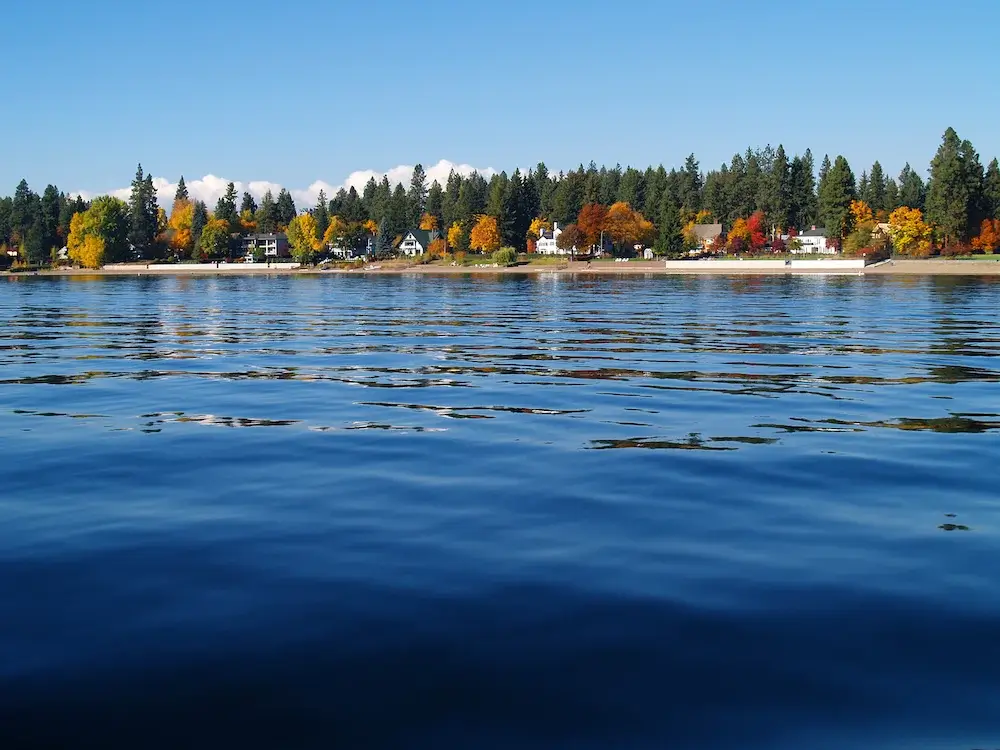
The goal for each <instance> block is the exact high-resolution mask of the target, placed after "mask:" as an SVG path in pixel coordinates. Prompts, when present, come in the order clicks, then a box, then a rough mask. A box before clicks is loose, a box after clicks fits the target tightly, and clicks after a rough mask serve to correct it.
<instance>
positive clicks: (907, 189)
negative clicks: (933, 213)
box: [899, 162, 927, 211]
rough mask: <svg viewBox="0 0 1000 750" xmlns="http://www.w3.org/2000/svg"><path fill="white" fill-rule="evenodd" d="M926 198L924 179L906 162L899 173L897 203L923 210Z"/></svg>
mask: <svg viewBox="0 0 1000 750" xmlns="http://www.w3.org/2000/svg"><path fill="white" fill-rule="evenodd" d="M926 198H927V189H926V187H925V186H924V181H923V180H922V179H921V178H920V175H918V174H917V173H916V172H914V171H913V169H911V168H910V164H909V162H907V163H906V165H905V166H904V167H903V171H902V172H900V173H899V205H900V206H906V207H908V208H919V209H920V210H921V211H923V210H924V204H925V202H926Z"/></svg>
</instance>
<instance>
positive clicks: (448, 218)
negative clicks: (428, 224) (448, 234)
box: [441, 170, 462, 229]
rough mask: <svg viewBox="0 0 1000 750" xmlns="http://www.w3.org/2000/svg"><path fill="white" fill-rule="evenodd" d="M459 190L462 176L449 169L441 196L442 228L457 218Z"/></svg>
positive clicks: (445, 227)
mask: <svg viewBox="0 0 1000 750" xmlns="http://www.w3.org/2000/svg"><path fill="white" fill-rule="evenodd" d="M461 191H462V178H461V177H459V176H458V175H457V174H455V170H451V171H450V172H449V173H448V179H447V181H446V182H445V184H444V195H443V196H441V219H442V222H441V227H442V228H443V229H447V228H448V227H450V226H451V225H452V224H454V223H455V222H456V221H458V220H459V217H458V213H457V211H458V196H459V193H460V192H461Z"/></svg>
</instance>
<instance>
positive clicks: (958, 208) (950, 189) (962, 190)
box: [926, 128, 982, 245]
mask: <svg viewBox="0 0 1000 750" xmlns="http://www.w3.org/2000/svg"><path fill="white" fill-rule="evenodd" d="M969 152H972V154H975V152H974V151H972V147H971V144H969V143H968V141H966V142H965V143H963V142H962V141H960V140H959V138H958V133H956V132H955V131H954V129H952V128H948V130H947V131H945V134H944V137H943V138H942V142H941V146H940V147H939V148H938V151H937V154H935V155H934V159H933V160H931V177H930V183H929V185H928V187H927V201H926V203H927V220H928V222H929V223H930V224H933V225H935V226H936V227H937V232H938V235H939V237H940V238H941V240H942V241H943V242H944V244H945V245H952V244H954V243H956V242H964V241H966V240H967V239H968V237H969V232H970V228H971V225H972V224H973V223H974V217H975V216H976V215H977V214H978V213H979V208H978V206H977V205H976V204H977V202H978V201H979V199H980V196H979V195H977V194H976V186H975V181H976V179H977V176H976V174H975V165H974V164H973V163H972V160H971V156H970V153H969ZM976 163H978V158H976ZM979 169H980V170H981V169H982V167H981V166H980V167H979ZM980 184H981V183H980Z"/></svg>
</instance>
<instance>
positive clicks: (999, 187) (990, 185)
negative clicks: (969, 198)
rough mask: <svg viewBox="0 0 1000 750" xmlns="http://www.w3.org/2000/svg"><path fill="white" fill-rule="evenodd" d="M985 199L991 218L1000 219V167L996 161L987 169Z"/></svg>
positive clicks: (984, 180)
mask: <svg viewBox="0 0 1000 750" xmlns="http://www.w3.org/2000/svg"><path fill="white" fill-rule="evenodd" d="M983 198H984V204H985V206H984V207H985V210H986V213H987V215H988V216H989V217H991V218H994V219H1000V166H998V165H997V160H996V159H994V160H993V161H991V162H990V165H989V166H988V167H987V168H986V177H985V178H984V179H983Z"/></svg>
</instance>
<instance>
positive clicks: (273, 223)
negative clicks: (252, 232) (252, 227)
mask: <svg viewBox="0 0 1000 750" xmlns="http://www.w3.org/2000/svg"><path fill="white" fill-rule="evenodd" d="M254 219H255V220H256V222H257V231H258V232H260V233H261V234H273V233H274V232H276V231H277V229H278V206H277V205H276V204H275V202H274V195H273V194H272V193H271V191H270V190H268V191H267V192H266V193H264V197H263V198H261V199H260V206H259V207H258V208H257V211H256V213H255V214H254Z"/></svg>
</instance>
